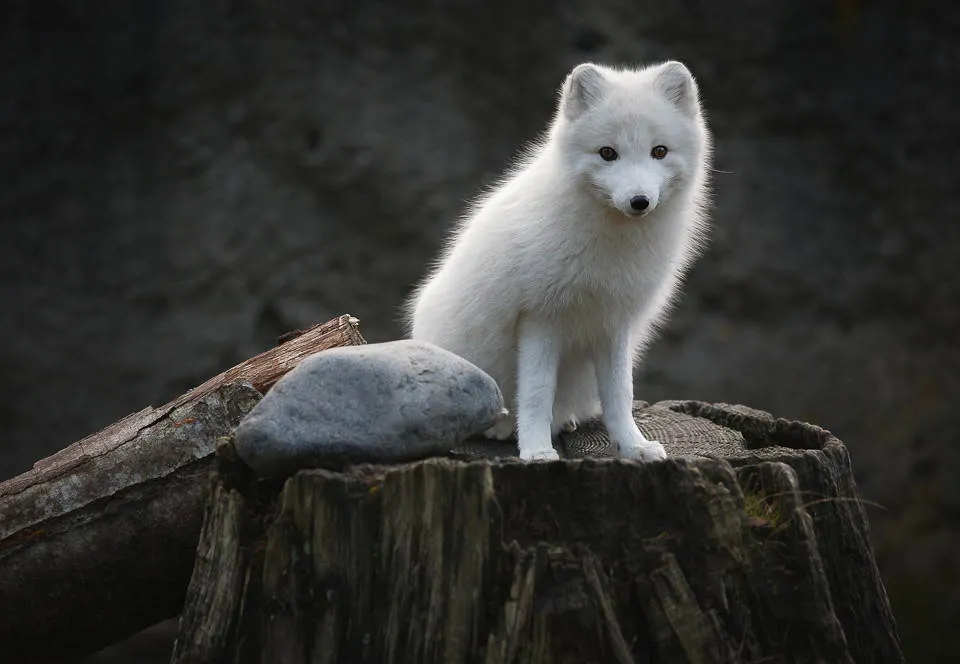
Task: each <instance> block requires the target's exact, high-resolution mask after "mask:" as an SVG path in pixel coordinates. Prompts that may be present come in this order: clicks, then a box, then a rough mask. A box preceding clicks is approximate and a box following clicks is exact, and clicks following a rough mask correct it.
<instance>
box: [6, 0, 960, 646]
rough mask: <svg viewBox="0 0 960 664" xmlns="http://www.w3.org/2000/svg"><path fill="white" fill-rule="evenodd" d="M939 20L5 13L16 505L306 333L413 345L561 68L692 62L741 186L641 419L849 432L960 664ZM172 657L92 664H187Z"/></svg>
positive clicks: (946, 60) (950, 180)
mask: <svg viewBox="0 0 960 664" xmlns="http://www.w3.org/2000/svg"><path fill="white" fill-rule="evenodd" d="M934 4H935V3H927V2H922V1H919V2H895V1H888V2H882V1H868V0H861V1H857V0H830V1H826V0H824V1H813V0H803V1H800V0H797V1H795V2H769V1H765V0H730V1H728V2H707V1H706V0H702V1H694V0H686V1H683V0H660V1H659V2H646V1H633V2H628V1H626V0H595V1H593V2H590V3H586V2H583V3H574V2H549V3H548V2H528V3H521V2H516V1H506V0H484V1H481V0H472V1H471V0H459V1H452V2H447V3H440V2H427V1H421V2H416V1H413V0H410V1H406V2H398V1H396V0H394V1H391V2H386V1H383V2H374V1H357V0H354V1H352V2H350V1H345V0H340V1H327V2H323V3H320V2H312V3H311V2H306V1H304V0H298V1H289V2H282V3H280V2H278V3H269V2H256V1H254V0H233V1H221V2H194V3H188V2H161V1H160V0H99V1H98V2H81V1H68V0H41V1H34V2H28V1H27V0H11V2H9V3H7V4H6V5H5V8H4V9H2V10H0V63H2V68H0V169H2V170H0V178H2V179H0V182H2V184H0V223H2V226H0V229H2V232H0V287H2V290H0V311H2V316H0V381H2V383H0V392H2V393H3V395H4V398H3V400H2V401H0V421H2V422H3V423H4V427H3V431H2V435H0V478H5V477H8V476H12V475H14V474H16V473H18V472H21V471H23V470H25V469H27V468H28V467H29V466H30V464H31V463H32V462H33V461H34V460H36V459H37V458H39V457H42V456H44V455H46V454H48V453H50V452H53V451H54V450H57V449H59V448H61V447H63V446H65V445H67V444H68V443H70V442H72V441H73V440H75V439H77V438H79V437H82V436H83V435H85V434H87V433H89V432H91V431H93V430H95V429H97V428H99V427H102V426H104V425H107V424H109V423H111V422H112V421H114V420H116V419H118V418H120V417H121V416H123V415H125V414H127V413H129V412H132V411H135V410H139V409H140V408H143V407H144V406H146V405H148V404H154V405H158V404H161V403H163V402H164V401H166V400H168V399H170V398H172V397H174V396H176V395H177V394H179V393H181V392H183V391H185V390H187V389H189V388H190V387H193V386H194V385H196V384H198V383H200V382H201V381H203V380H204V379H205V378H207V377H209V376H210V375H212V374H214V373H216V372H218V371H220V370H222V369H225V368H227V367H229V366H231V365H233V364H234V363H236V362H238V361H240V360H243V359H245V358H247V357H248V356H250V355H253V354H255V353H257V352H260V351H262V350H264V349H266V348H268V347H270V346H271V345H272V344H273V342H274V339H275V337H276V336H277V335H278V334H280V333H282V332H285V331H287V330H290V329H293V328H299V327H304V326H308V325H310V324H312V323H315V322H319V321H322V320H325V319H327V318H330V317H332V316H334V315H336V314H339V313H343V312H349V313H352V314H355V315H357V316H358V317H359V318H360V319H361V329H362V331H363V332H364V334H365V335H366V336H367V338H368V340H370V341H384V340H388V339H392V338H396V337H398V336H399V335H400V334H401V330H400V327H399V325H398V322H397V321H398V306H399V305H400V303H401V302H402V301H403V299H404V298H405V296H406V295H407V293H408V292H409V291H410V288H411V286H412V284H414V282H415V281H416V280H417V279H418V278H419V277H420V276H421V275H422V274H423V273H424V270H425V263H426V261H428V260H429V259H430V258H431V257H432V256H434V255H435V253H436V251H437V249H438V246H439V244H440V242H441V240H442V238H443V236H444V233H445V231H446V230H447V229H448V228H449V226H450V224H451V223H452V222H453V221H454V220H455V218H456V217H457V215H458V214H459V212H460V211H461V210H462V208H463V206H464V202H465V201H466V200H468V199H469V198H470V197H472V196H473V195H474V194H475V193H476V192H477V191H478V189H479V188H480V187H481V186H482V185H484V184H485V183H488V182H490V181H491V180H492V179H493V178H494V177H496V175H497V174H498V173H499V171H500V170H501V169H502V168H503V167H504V165H505V164H507V163H508V161H509V160H510V158H511V157H512V156H513V155H514V154H515V153H516V152H517V150H518V149H519V148H520V146H521V145H522V144H523V143H524V142H525V141H528V140H530V139H531V138H533V137H535V136H536V134H537V133H538V132H539V131H540V130H541V129H542V128H543V126H544V125H545V123H546V122H547V120H548V119H549V117H550V114H551V113H552V108H553V103H554V99H555V94H556V89H557V87H558V86H559V84H560V82H561V81H562V79H563V77H564V75H565V74H566V72H567V71H568V70H569V69H570V68H571V67H573V66H574V65H575V64H577V63H579V62H581V61H584V60H595V61H599V62H605V63H645V62H650V61H657V60H662V59H666V58H676V59H680V60H683V61H684V62H686V63H687V64H688V65H689V66H690V68H691V69H692V70H693V72H694V73H695V74H696V75H697V77H698V79H699V81H700V86H701V91H702V94H703V100H704V104H705V106H706V109H707V111H708V115H709V119H710V124H711V126H712V129H713V131H714V134H715V139H716V160H715V167H716V168H717V169H719V170H720V171H722V172H721V173H718V174H717V175H716V178H715V200H716V205H715V213H714V215H713V217H714V221H715V228H714V232H713V242H712V245H711V247H710V249H709V251H708V253H707V255H706V256H705V258H704V259H703V260H702V261H700V263H699V264H698V265H697V266H696V268H695V270H694V271H693V273H692V275H691V277H690V279H689V283H688V286H687V288H686V290H685V295H684V297H683V298H682V299H681V301H680V303H679V306H678V308H677V310H676V312H675V315H674V316H673V318H672V322H671V323H670V325H669V327H668V328H667V329H666V330H665V331H664V333H663V334H662V336H661V338H660V340H659V341H658V343H656V344H655V345H654V346H653V347H652V348H651V350H650V352H649V356H648V358H647V360H646V362H645V363H644V365H643V367H642V370H641V371H640V372H639V373H638V375H637V387H638V391H637V397H638V398H643V399H647V400H656V399H661V398H694V399H707V400H716V401H727V402H743V403H747V404H750V405H752V406H755V407H758V408H763V409H766V410H770V411H772V412H773V413H775V414H777V415H780V416H784V417H790V418H800V419H804V420H809V421H813V422H816V423H819V424H821V425H823V426H825V427H827V428H829V429H831V430H833V431H834V432H835V433H836V434H838V435H839V436H840V437H841V438H842V439H843V440H845V441H846V442H847V444H848V445H849V447H850V449H851V452H852V454H853V458H854V463H855V467H856V470H857V478H858V481H859V482H860V485H861V489H862V491H863V494H864V496H865V498H867V499H869V500H871V501H874V502H875V503H878V504H879V505H881V506H882V508H881V507H870V508H868V509H869V514H870V517H871V520H872V526H873V536H874V541H875V545H876V548H877V553H878V556H879V561H880V564H881V568H882V571H883V573H884V577H885V580H886V583H887V587H888V590H889V593H890V595H891V599H892V603H893V608H894V612H895V614H896V616H897V618H898V621H899V625H900V630H901V635H902V638H903V642H904V647H905V651H906V654H907V656H908V660H909V661H911V662H913V663H917V662H946V661H955V660H956V659H957V658H958V657H960V632H958V631H957V629H956V626H957V625H960V482H958V481H957V479H956V476H957V474H958V472H960V447H958V444H957V438H958V434H957V427H956V419H957V417H956V413H957V410H958V407H960V344H958V342H957V338H956V335H957V330H958V323H960V261H958V255H960V214H958V213H960V202H958V200H960V197H958V195H957V177H956V173H957V160H958V154H960V112H958V111H957V101H958V100H957V92H958V87H957V86H958V83H960V47H958V45H957V41H956V40H957V34H958V30H960V5H958V4H947V3H943V4H940V5H939V6H937V7H936V9H933V8H931V7H933V6H934ZM169 633H170V627H169V624H168V625H167V626H166V627H165V628H160V629H158V630H154V631H153V632H152V634H151V635H149V636H148V637H143V638H141V639H140V640H139V641H138V642H135V643H132V644H127V645H125V646H121V647H118V648H114V649H112V650H111V651H110V652H105V653H103V654H101V655H99V656H97V657H95V658H93V659H91V660H90V661H91V662H92V661H96V662H101V663H105V662H121V661H148V660H149V657H150V656H151V655H149V654H148V653H153V655H152V656H153V657H154V658H155V661H165V657H166V656H167V655H168V653H169V638H170V636H169ZM150 661H154V660H150Z"/></svg>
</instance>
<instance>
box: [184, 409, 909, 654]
mask: <svg viewBox="0 0 960 664" xmlns="http://www.w3.org/2000/svg"><path fill="white" fill-rule="evenodd" d="M636 416H637V419H638V421H639V422H640V425H641V427H642V428H643V429H644V430H645V433H647V434H648V435H650V436H651V437H655V438H657V439H659V440H660V441H661V442H663V443H664V445H665V446H666V448H667V451H668V453H669V454H670V457H671V458H669V459H668V460H667V461H664V462H659V463H651V464H636V463H633V462H623V461H620V460H616V459H602V458H580V459H570V460H566V461H560V462H556V463H549V464H542V463H541V464H523V463H520V462H518V461H516V460H514V459H508V458H497V459H490V458H476V459H470V458H469V457H491V456H499V455H503V456H507V455H510V454H511V453H513V451H514V450H513V449H512V448H511V446H510V445H499V444H497V443H483V442H476V443H475V444H471V445H467V446H466V447H465V448H464V449H462V450H459V451H458V455H459V456H461V457H467V458H462V459H431V460H427V461H421V462H417V463H412V464H405V465H399V466H391V467H385V466H369V465H365V466H354V467H352V468H347V469H345V470H343V471H339V472H333V471H328V470H312V471H303V472H300V473H299V474H297V475H295V476H294V477H291V478H289V479H288V480H286V482H285V483H282V485H281V483H280V482H277V481H266V480H259V479H257V478H255V477H253V475H252V473H250V472H249V471H247V470H245V469H244V467H243V466H242V464H241V463H240V462H239V461H238V460H236V458H235V457H234V456H233V455H231V453H230V452H231V449H230V446H229V444H226V445H224V446H223V447H222V448H221V452H222V457H223V461H222V463H221V471H220V476H219V478H218V479H217V480H216V481H215V483H214V485H213V489H212V494H211V500H210V502H209V504H208V510H207V515H206V520H205V524H204V528H203V533H202V537H201V542H200V547H199V550H198V554H197V560H196V565H195V568H194V573H193V578H192V580H191V583H190V587H189V589H188V594H187V601H186V605H185V610H184V613H183V615H182V618H181V625H180V635H179V638H178V641H177V645H176V648H175V652H174V656H173V660H172V661H173V662H174V663H175V664H183V663H187V662H190V663H194V662H196V663H200V662H236V663H241V664H242V663H252V662H263V663H267V662H269V663H270V664H283V663H291V664H292V663H300V662H304V663H306V662H350V663H354V662H437V663H443V664H456V663H459V662H484V663H488V664H492V663H507V662H570V663H574V662H576V663H577V664H583V663H585V662H616V663H619V664H626V663H628V662H638V663H639V662H691V663H693V662H697V663H701V662H724V663H730V662H744V663H746V662H838V663H842V662H858V663H863V662H870V663H877V664H882V663H886V662H891V663H895V662H902V661H903V658H902V655H901V653H900V646H899V641H898V637H897V633H896V627H895V625H894V621H893V617H892V615H891V613H890V608H889V605H888V602H887V597H886V593H885V591H884V588H883V585H882V583H881V581H880V577H879V575H878V572H877V568H876V565H875V563H874V559H873V554H872V550H871V546H870V541H869V533H868V526H867V519H866V515H865V512H864V508H863V505H862V504H861V502H860V500H859V497H858V494H857V490H856V486H855V484H854V480H853V476H852V473H851V468H850V459H849V456H848V454H847V451H846V449H845V448H844V446H843V445H842V443H841V442H840V441H839V440H837V439H836V438H834V437H833V436H832V435H831V434H830V433H829V432H827V431H824V430H822V429H819V428H817V427H814V426H811V425H806V424H800V423H795V422H787V421H784V420H778V419H775V418H773V417H771V416H769V415H768V414H766V413H761V412H758V411H753V410H750V409H747V408H744V407H740V406H725V405H710V404H703V403H699V402H664V403H661V404H657V405H654V406H650V407H646V406H645V404H638V407H637V410H636ZM560 444H561V447H562V450H561V451H562V452H563V453H564V454H565V455H566V456H567V457H578V456H579V457H584V456H588V457H589V456H594V457H597V456H600V457H602V456H607V455H609V450H608V448H607V441H606V438H605V436H604V434H603V433H602V430H601V429H600V428H598V427H590V426H588V427H585V428H583V429H581V430H580V431H578V432H576V433H574V434H572V435H570V436H567V437H565V438H564V439H563V440H561V441H560Z"/></svg>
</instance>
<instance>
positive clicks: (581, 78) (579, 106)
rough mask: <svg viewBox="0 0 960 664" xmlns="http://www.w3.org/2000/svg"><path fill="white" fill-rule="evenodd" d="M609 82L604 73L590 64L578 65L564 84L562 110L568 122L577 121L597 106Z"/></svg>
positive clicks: (561, 98)
mask: <svg viewBox="0 0 960 664" xmlns="http://www.w3.org/2000/svg"><path fill="white" fill-rule="evenodd" d="M606 83H607V80H606V79H605V78H604V77H603V72H601V71H600V69H599V68H597V66H596V65H593V64H591V63H589V62H585V63H584V64H582V65H577V66H576V67H575V68H574V69H573V71H572V72H570V75H569V76H567V80H566V81H564V83H563V94H562V95H561V97H560V109H561V110H562V112H563V115H564V116H565V117H566V118H567V119H568V120H576V119H577V118H579V117H580V116H581V115H583V114H584V113H585V112H587V111H588V110H589V109H590V108H592V107H593V106H594V105H596V103H597V102H599V101H600V100H601V99H602V98H603V95H604V90H605V88H606Z"/></svg>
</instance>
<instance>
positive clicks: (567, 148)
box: [408, 62, 711, 461]
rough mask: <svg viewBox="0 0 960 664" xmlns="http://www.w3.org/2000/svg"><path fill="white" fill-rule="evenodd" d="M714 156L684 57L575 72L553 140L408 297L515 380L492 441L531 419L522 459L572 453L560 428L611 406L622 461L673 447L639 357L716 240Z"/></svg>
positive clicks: (436, 327)
mask: <svg viewBox="0 0 960 664" xmlns="http://www.w3.org/2000/svg"><path fill="white" fill-rule="evenodd" d="M710 155H711V145H710V136H709V134H708V131H707V127H706V122H705V120H704V115H703V113H702V111H701V108H700V101H699V96H698V90H697V85H696V83H695V82H694V79H693V76H691V74H690V72H689V71H688V69H687V68H686V67H685V66H684V65H683V64H681V63H679V62H666V63H663V64H660V65H656V66H651V67H646V68H643V69H629V70H628V69H614V68H609V67H605V66H601V65H596V64H591V63H585V64H581V65H579V66H577V67H576V68H575V69H574V70H573V71H572V72H571V73H570V74H569V75H568V76H567V79H566V81H565V82H564V84H563V88H562V90H561V93H560V101H559V104H558V108H557V111H556V115H555V117H554V119H553V122H552V123H551V124H550V126H549V128H548V130H547V132H546V133H545V135H544V136H543V138H542V139H541V140H540V141H539V142H538V143H537V144H535V145H534V146H533V147H532V148H531V149H529V150H528V151H527V152H526V153H525V154H524V155H523V156H522V158H521V159H520V161H519V163H518V164H517V165H516V166H515V167H514V168H513V169H512V170H511V171H510V172H509V173H508V174H507V176H506V177H505V178H504V179H503V180H502V181H501V182H500V183H499V184H498V185H497V186H496V187H494V188H493V189H492V190H491V191H489V192H487V193H486V194H485V195H483V196H482V197H481V198H479V200H477V201H476V202H475V203H474V204H473V206H472V207H471V209H470V211H469V212H468V214H467V215H466V216H465V218H464V219H463V220H462V221H461V223H460V224H459V226H458V228H457V229H456V231H455V232H454V233H453V235H452V238H451V241H450V242H449V244H448V245H447V247H446V250H445V251H444V253H443V255H442V257H441V260H440V261H439V263H438V265H437V267H436V269H435V270H433V272H432V273H431V274H430V275H429V276H428V277H427V278H426V280H425V281H424V282H423V284H422V285H421V286H420V287H419V288H418V289H417V291H416V293H415V294H414V296H413V298H412V299H411V301H410V303H409V308H408V322H409V324H410V327H411V335H412V337H413V338H414V339H422V340H425V341H429V342H432V343H434V344H437V345H438V346H441V347H442V348H446V349H447V350H450V351H452V352H454V353H456V354H458V355H460V356H462V357H464V358H466V359H467V360H470V361H471V362H473V363H474V364H476V365H477V366H479V367H480V368H482V369H484V370H485V371H486V372H487V373H489V374H490V375H491V376H492V377H493V378H494V379H495V380H496V381H497V383H498V384H499V385H500V388H501V390H502V391H503V395H504V399H505V401H506V403H507V404H508V406H509V407H510V408H512V412H511V413H510V414H509V415H505V416H504V418H503V420H502V421H501V422H499V423H498V424H497V425H495V426H494V427H492V428H491V429H489V430H488V431H486V432H485V434H486V435H487V436H488V437H495V438H500V439H506V438H509V437H510V436H511V435H513V433H514V430H515V427H516V433H517V440H518V447H519V452H520V457H521V458H522V459H526V460H551V459H557V458H558V455H557V453H556V451H555V450H554V448H553V446H552V437H553V436H554V435H555V434H556V433H558V432H559V431H560V430H561V429H564V430H570V429H573V428H575V427H576V425H577V423H578V422H579V421H583V420H585V419H589V418H594V417H597V416H598V415H601V414H602V421H603V423H604V425H605V426H606V428H607V431H608V433H609V435H610V440H611V442H612V443H613V444H614V445H615V446H616V448H617V449H618V451H619V454H620V455H621V456H622V457H625V458H630V459H639V460H645V461H649V460H655V459H663V458H665V457H666V452H665V451H664V449H663V446H662V445H661V444H660V443H658V442H655V441H652V440H648V439H647V438H646V437H645V436H644V435H643V434H642V433H641V432H640V430H639V429H638V428H637V424H636V422H635V421H634V419H633V414H632V405H633V375H632V373H633V362H634V360H635V358H636V357H637V356H638V355H639V353H640V351H641V350H642V349H643V347H644V346H645V344H646V343H647V341H648V340H649V338H650V336H651V333H652V331H653V329H654V327H655V326H656V325H657V323H658V322H659V321H660V319H661V318H662V317H663V316H664V313H665V311H666V309H667V307H668V305H669V303H670V300H671V298H672V297H673V294H674V292H675V291H676V289H677V286H678V284H679V282H680V280H681V278H682V277H683V275H684V273H685V272H686V269H687V268H688V266H689V265H690V264H691V262H692V261H693V259H694V258H695V257H696V255H697V254H698V252H699V249H700V246H701V244H702V240H703V239H704V237H705V233H706V227H707V219H706V205H707V198H708V192H707V187H708V175H707V174H708V170H709V160H710ZM514 415H515V417H514Z"/></svg>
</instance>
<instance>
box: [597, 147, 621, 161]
mask: <svg viewBox="0 0 960 664" xmlns="http://www.w3.org/2000/svg"><path fill="white" fill-rule="evenodd" d="M597 154H599V155H600V158H601V159H603V160H604V161H613V160H614V159H616V158H617V157H619V156H620V155H618V154H617V151H616V150H614V149H613V148H611V147H609V146H605V147H602V148H600V149H599V150H597Z"/></svg>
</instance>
